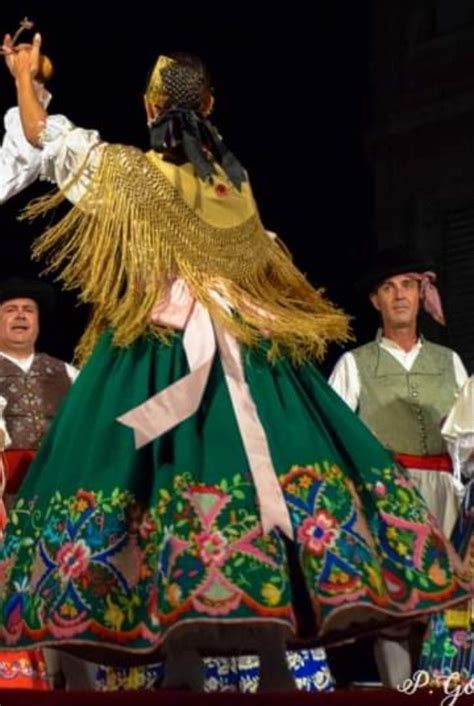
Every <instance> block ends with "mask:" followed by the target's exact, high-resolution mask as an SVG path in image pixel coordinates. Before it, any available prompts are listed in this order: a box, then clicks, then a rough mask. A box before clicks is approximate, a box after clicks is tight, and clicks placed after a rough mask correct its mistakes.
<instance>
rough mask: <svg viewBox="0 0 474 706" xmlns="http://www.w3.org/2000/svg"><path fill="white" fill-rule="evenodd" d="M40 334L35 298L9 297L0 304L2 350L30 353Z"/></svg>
mask: <svg viewBox="0 0 474 706" xmlns="http://www.w3.org/2000/svg"><path fill="white" fill-rule="evenodd" d="M38 334H39V316H38V305H37V304H36V302H35V301H33V299H8V300H7V301H5V302H2V303H1V304H0V350H3V351H5V352H8V351H11V352H14V351H15V350H17V351H18V352H19V353H24V354H28V355H29V354H30V353H33V351H34V347H35V343H36V339H37V338H38Z"/></svg>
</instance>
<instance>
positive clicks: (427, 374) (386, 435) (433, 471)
mask: <svg viewBox="0 0 474 706" xmlns="http://www.w3.org/2000/svg"><path fill="white" fill-rule="evenodd" d="M435 279H436V276H435V274H434V273H433V272H432V271H431V269H430V266H429V264H428V263H427V262H426V261H424V260H423V259H422V258H421V257H420V256H418V255H413V256H411V255H410V254H409V253H407V252H406V250H404V249H402V248H395V249H392V250H388V251H385V252H382V253H380V254H379V256H378V257H377V260H376V261H375V262H374V264H373V266H372V268H371V270H370V271H369V273H368V274H367V276H366V277H365V279H364V280H363V282H362V283H361V284H362V286H363V288H364V289H365V291H366V292H367V293H368V294H369V298H370V301H371V303H372V305H373V306H374V307H375V309H376V310H377V311H378V312H379V314H380V316H381V320H382V328H381V330H379V332H378V333H377V336H376V338H375V340H374V341H371V342H370V343H367V344H365V345H363V346H360V347H358V348H356V349H354V350H353V351H351V352H349V353H345V354H344V355H343V356H342V357H341V358H340V360H339V361H338V363H337V364H336V366H335V368H334V371H333V373H332V375H331V377H330V381H329V382H330V384H331V385H332V387H333V388H334V389H335V390H336V392H338V393H339V394H340V396H341V397H342V398H343V399H344V400H345V401H346V403H347V404H348V405H349V406H350V407H351V409H353V410H354V411H355V412H357V414H358V415H359V416H360V417H361V419H362V420H363V421H364V422H365V423H366V424H367V426H368V427H369V428H370V429H371V431H372V432H373V433H374V434H375V436H376V437H377V438H378V439H379V441H380V442H381V443H382V444H383V445H384V446H385V447H386V448H388V449H390V450H391V451H393V452H394V455H395V458H396V460H397V461H398V462H399V463H400V464H401V465H402V466H404V467H405V468H406V469H407V471H408V473H409V475H410V477H411V479H412V481H413V482H414V483H415V485H416V486H417V487H418V489H419V491H420V493H421V495H422V496H423V498H424V499H425V501H426V503H427V505H428V507H429V508H430V510H431V511H432V512H433V514H434V515H435V516H436V517H437V519H438V521H439V522H440V524H441V526H442V527H443V529H444V532H445V534H447V535H448V536H449V535H450V533H451V530H452V528H453V525H454V522H455V519H456V515H457V512H458V507H459V500H460V493H461V490H462V484H461V481H460V479H456V478H454V476H453V473H452V465H451V460H450V458H449V456H448V454H447V452H446V445H445V442H444V440H443V438H442V436H441V431H440V430H441V422H442V420H443V419H444V417H446V415H447V414H448V412H449V411H450V409H451V407H452V406H453V404H454V400H455V398H456V394H457V392H458V391H459V389H460V388H461V387H462V385H463V384H464V382H465V381H466V379H467V373H466V370H465V368H464V365H463V364H462V362H461V359H460V358H459V356H458V355H457V354H456V353H455V352H454V351H452V350H450V349H449V348H445V347H444V346H439V345H437V344H434V343H431V342H430V341H427V340H426V339H425V338H423V336H422V335H421V334H420V332H419V330H418V313H419V310H420V306H423V308H424V309H425V311H427V313H429V314H430V315H431V316H432V317H433V318H434V319H435V321H438V322H439V323H441V324H444V316H443V312H442V307H441V302H440V299H439V295H438V291H437V289H436V287H435ZM376 659H377V664H378V668H379V672H380V676H381V678H382V681H383V682H384V683H385V684H386V685H388V686H396V684H397V683H400V682H401V681H402V680H403V679H405V678H408V677H409V676H410V674H411V665H410V658H409V653H408V646H407V644H406V643H403V642H402V641H401V640H400V639H394V640H378V641H377V647H376Z"/></svg>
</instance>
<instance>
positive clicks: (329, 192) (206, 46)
mask: <svg viewBox="0 0 474 706" xmlns="http://www.w3.org/2000/svg"><path fill="white" fill-rule="evenodd" d="M51 4H52V3H42V4H40V3H38V2H25V3H21V2H16V3H15V8H14V9H12V7H13V4H10V5H7V6H6V7H2V13H1V19H0V32H1V33H2V35H3V33H4V32H7V31H8V32H11V33H13V32H14V31H15V29H16V27H17V26H18V23H19V20H20V19H22V18H23V17H24V16H28V17H29V18H30V19H32V20H34V21H35V22H36V26H37V29H38V30H39V31H40V32H41V33H42V35H43V48H44V51H45V53H46V54H48V55H49V56H50V57H51V58H52V60H53V63H54V65H55V69H56V75H55V78H54V80H53V81H52V83H51V86H50V89H51V91H52V92H53V94H54V100H53V102H52V104H51V106H50V112H51V113H53V112H58V113H64V114H66V115H67V116H68V117H69V118H70V119H71V120H73V122H75V123H76V124H78V125H80V126H82V127H88V128H95V129H98V130H99V131H100V133H101V135H102V136H103V138H104V139H106V140H108V141H111V142H123V143H126V144H135V145H137V146H139V147H143V148H145V149H146V148H147V129H146V122H145V119H144V113H143V107H142V93H143V88H144V83H145V79H146V76H147V73H148V71H149V69H150V67H151V66H152V64H153V63H154V60H155V58H156V57H157V56H158V54H160V53H166V52H167V51H172V50H180V51H190V52H193V53H196V54H198V55H200V56H201V57H202V58H203V59H204V60H206V61H207V63H208V64H209V67H210V70H211V74H212V77H213V85H214V91H215V96H216V105H215V111H214V114H213V120H214V122H215V124H216V125H217V126H218V128H219V130H220V132H221V133H222V134H223V136H224V139H225V141H226V143H227V144H228V146H229V147H230V148H231V149H232V150H233V151H234V152H235V153H236V154H237V156H238V157H239V159H240V160H241V162H242V163H243V164H244V166H245V167H246V168H247V169H248V171H249V173H250V176H251V179H252V182H253V189H254V192H255V195H256V198H257V200H258V203H259V206H260V211H261V215H262V220H263V222H264V224H265V226H266V227H267V228H268V229H269V230H274V231H277V232H278V233H279V235H280V236H281V238H282V239H283V240H284V241H285V242H286V243H287V245H288V246H289V247H290V249H291V251H292V252H293V254H294V257H295V260H296V262H297V264H298V265H299V267H300V268H301V269H302V270H303V271H304V272H305V273H307V275H308V277H309V278H310V280H311V281H312V282H313V283H315V284H317V285H322V286H325V287H327V290H328V293H329V296H330V297H331V298H332V299H333V300H335V301H336V302H338V303H339V304H341V305H342V306H344V308H346V309H347V310H348V311H349V312H350V313H351V314H360V313H362V312H363V310H364V308H365V307H361V306H360V304H358V303H357V300H356V299H355V298H354V292H353V281H354V279H357V277H358V276H359V274H360V268H361V267H363V266H364V263H365V261H366V258H367V256H368V252H369V249H370V247H371V243H372V240H373V233H372V227H371V210H372V204H371V198H372V185H371V177H370V167H369V165H368V164H367V158H366V156H365V154H364V148H363V144H364V135H365V134H366V133H367V129H368V127H369V125H370V72H369V56H370V41H371V40H370V20H369V12H368V3H366V2H361V1H359V2H357V3H338V2H330V3H323V2H320V3H314V4H313V5H312V8H311V10H309V9H307V8H308V4H307V3H303V2H295V3H284V4H282V5H281V9H278V10H275V7H276V4H271V5H270V4H268V6H266V4H263V3H262V4H261V5H260V4H258V3H257V2H254V3H246V2H243V3H242V2H241V3H215V4H213V5H210V4H209V3H202V9H201V10H198V9H196V8H198V7H199V4H198V3H192V5H191V3H189V7H192V8H194V9H192V10H190V9H189V8H188V3H177V2H175V3H168V4H164V3H156V8H157V9H156V10H153V9H152V7H153V5H152V3H150V2H147V3H145V2H142V1H141V0H139V1H135V2H132V3H129V7H130V10H129V11H128V12H127V11H126V10H125V9H120V10H117V11H116V10H114V9H113V8H114V4H110V9H108V10H107V9H105V8H104V5H105V6H108V5H109V4H108V3H99V2H98V1H97V2H95V3H92V2H90V0H88V1H87V2H82V3H63V4H62V5H57V6H55V8H54V10H53V9H47V5H51ZM121 7H122V8H124V6H123V5H122V6H121ZM303 8H306V9H303ZM255 10H258V14H257V13H256V12H255ZM315 18H317V19H315ZM0 69H1V71H0V108H1V110H2V114H3V113H4V112H5V110H6V109H7V108H8V107H9V106H11V105H13V104H14V102H15V92H14V86H13V82H12V80H11V77H10V75H9V74H8V72H7V70H6V68H3V67H0ZM44 190H45V187H44V185H41V184H39V185H34V186H32V187H30V188H29V189H28V190H27V191H25V192H24V193H23V194H22V195H20V196H18V197H15V198H14V199H12V200H11V201H10V202H8V203H7V204H5V205H3V206H2V207H0V228H1V238H2V255H3V256H2V258H1V263H0V275H1V276H2V277H5V276H11V275H17V274H23V275H24V274H28V275H31V274H37V273H39V272H40V270H41V267H40V265H38V264H37V263H32V262H31V261H30V258H29V246H30V244H31V241H32V239H33V238H34V236H35V235H36V234H37V233H38V232H40V230H41V227H42V223H41V221H39V222H37V223H34V224H33V225H28V224H25V223H24V222H23V223H18V222H17V220H16V217H17V215H18V213H19V211H20V209H21V208H22V206H24V205H25V204H26V203H27V202H28V201H29V200H30V199H31V198H33V197H34V196H37V195H39V194H40V193H42V192H44ZM86 316H87V311H86V310H85V308H84V307H79V308H78V307H77V306H76V302H75V299H74V297H73V296H72V295H71V294H68V295H64V294H60V296H59V306H58V310H57V313H56V316H55V317H54V319H53V320H52V321H50V322H43V335H42V340H41V344H42V346H41V347H42V348H43V349H45V350H46V351H47V352H49V353H52V354H54V355H58V356H59V357H65V358H66V359H69V358H70V357H71V354H72V349H73V346H74V344H75V343H76V341H77V339H78V337H79V336H80V333H81V330H82V327H83V326H84V323H85V320H86ZM364 327H366V323H365V322H364V321H363V318H361V319H360V320H359V321H358V322H357V323H356V332H357V333H358V334H359V336H360V337H361V339H362V338H364V337H365V339H366V340H367V338H368V337H369V336H370V334H371V333H372V332H371V331H368V332H366V330H365V328H364ZM340 352H341V351H340V349H338V348H333V349H332V351H331V353H330V355H329V357H328V360H327V362H326V365H325V369H326V370H327V369H328V368H330V366H331V364H332V363H333V362H334V360H335V359H336V358H337V357H338V355H339V354H340Z"/></svg>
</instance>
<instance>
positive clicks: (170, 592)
mask: <svg viewBox="0 0 474 706" xmlns="http://www.w3.org/2000/svg"><path fill="white" fill-rule="evenodd" d="M182 593H183V592H182V590H181V588H180V587H179V586H178V584H177V583H170V584H169V585H168V586H167V587H166V599H167V601H168V603H169V604H170V605H171V606H173V608H176V607H177V606H178V605H179V603H180V601H181V596H182Z"/></svg>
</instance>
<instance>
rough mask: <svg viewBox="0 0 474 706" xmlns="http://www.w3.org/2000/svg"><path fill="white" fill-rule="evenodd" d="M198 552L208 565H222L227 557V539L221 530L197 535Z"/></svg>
mask: <svg viewBox="0 0 474 706" xmlns="http://www.w3.org/2000/svg"><path fill="white" fill-rule="evenodd" d="M195 541H196V544H197V548H198V554H199V557H200V559H201V561H202V562H203V564H205V565H206V566H208V565H209V564H213V565H214V566H222V565H223V564H224V563H225V561H226V559H227V554H228V550H227V540H226V538H225V537H223V536H222V534H221V533H220V532H213V533H210V532H201V533H200V534H197V535H196V537H195Z"/></svg>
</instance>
